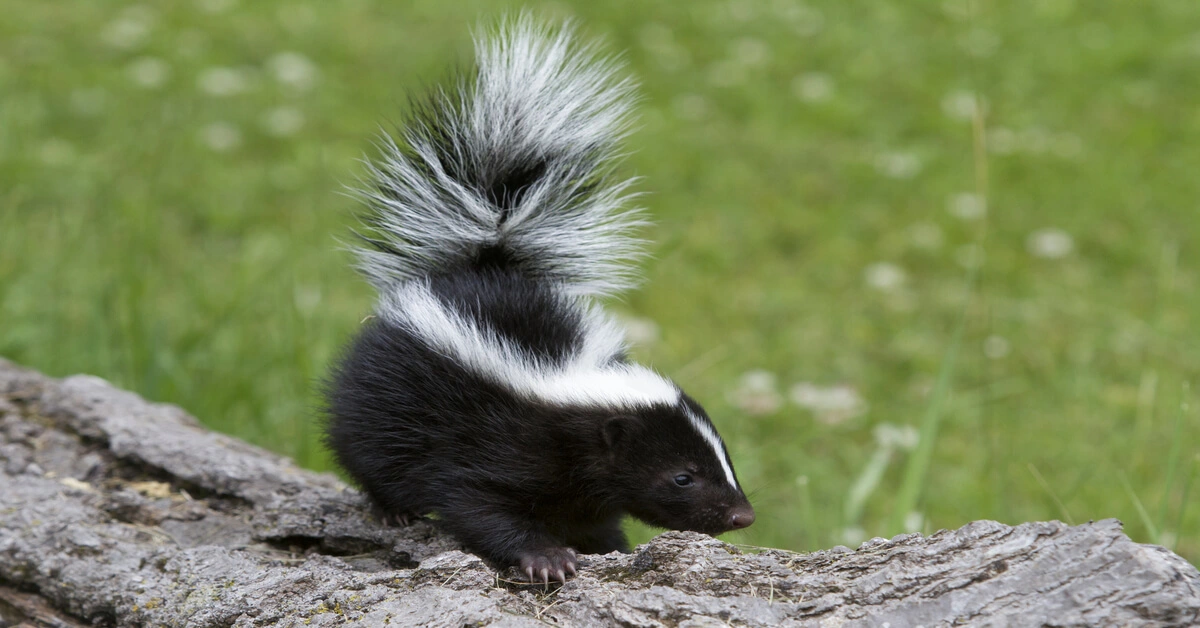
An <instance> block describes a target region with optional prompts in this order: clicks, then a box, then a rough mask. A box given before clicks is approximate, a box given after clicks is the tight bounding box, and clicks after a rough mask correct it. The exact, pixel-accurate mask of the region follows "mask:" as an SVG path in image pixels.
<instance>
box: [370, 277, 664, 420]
mask: <svg viewBox="0 0 1200 628" xmlns="http://www.w3.org/2000/svg"><path fill="white" fill-rule="evenodd" d="M379 312H380V315H381V316H382V317H383V318H384V319H385V320H388V321H389V322H391V323H393V324H396V325H399V326H401V327H404V328H405V329H408V330H410V331H412V332H413V333H415V334H416V335H417V336H419V337H420V338H421V339H423V340H424V341H425V342H426V343H428V344H429V346H430V347H432V348H433V349H435V350H436V351H438V352H441V353H442V354H443V355H446V356H447V357H449V358H451V359H453V360H455V361H457V362H459V363H460V364H462V365H464V366H465V367H467V368H468V369H470V370H471V371H473V372H475V373H477V374H479V375H482V376H484V377H487V378H489V379H492V380H493V381H495V382H496V383H499V384H501V385H503V386H506V387H507V388H509V389H510V390H512V391H513V392H515V393H517V394H519V395H522V396H524V397H527V398H532V399H537V400H540V401H545V402H549V403H554V404H563V405H583V406H605V407H617V408H620V407H631V406H632V407H640V406H649V405H654V404H668V405H674V404H676V403H678V402H679V398H680V392H679V389H678V388H677V387H676V386H675V384H673V383H671V382H670V381H669V380H667V379H665V378H664V377H662V376H661V375H659V374H657V373H655V372H654V371H651V370H650V369H648V368H646V367H644V366H641V365H637V364H623V363H620V362H614V361H613V357H615V356H616V355H617V354H618V353H620V352H621V351H623V350H624V341H623V339H622V336H621V331H620V328H619V327H618V326H617V325H616V324H615V323H613V322H612V321H611V319H609V318H608V317H607V316H605V315H604V314H603V312H602V311H601V310H600V309H599V308H598V307H590V308H588V309H586V310H585V311H584V313H583V315H584V321H583V323H584V324H583V343H582V347H581V349H580V350H579V351H578V352H577V353H576V354H574V355H572V356H570V357H569V358H568V359H567V360H566V361H565V362H563V363H562V364H545V363H542V362H541V361H539V360H538V359H537V358H536V357H534V356H531V355H529V354H528V352H525V351H522V350H521V349H520V347H516V346H514V345H513V344H512V343H511V342H509V341H508V340H506V339H505V338H503V337H501V336H499V335H498V334H496V333H495V332H494V331H492V330H488V329H480V327H479V326H478V325H475V324H472V322H470V321H468V320H466V319H464V318H463V317H462V316H460V315H459V314H458V313H456V312H454V311H452V310H450V309H449V308H448V307H446V305H445V304H444V303H442V302H441V300H440V299H438V298H437V297H436V296H435V295H434V294H433V293H432V292H430V290H429V286H428V285H427V284H426V283H424V282H419V281H412V282H408V283H405V284H403V285H401V286H398V287H397V288H395V289H393V290H390V291H388V292H387V293H385V294H384V295H382V298H381V301H380V306H379Z"/></svg>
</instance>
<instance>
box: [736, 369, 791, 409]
mask: <svg viewBox="0 0 1200 628" xmlns="http://www.w3.org/2000/svg"><path fill="white" fill-rule="evenodd" d="M729 402H730V403H731V404H733V405H734V406H736V407H738V408H739V409H741V410H742V411H743V412H745V413H746V414H751V415H763V414H771V413H773V412H775V411H777V410H779V407H780V406H781V405H783V399H782V398H781V397H780V395H779V391H778V390H777V389H776V386H775V374H774V373H772V372H770V371H764V370H753V371H747V372H746V373H744V374H743V375H742V378H741V380H739V381H738V385H737V387H736V388H735V389H733V391H731V392H730V393H729Z"/></svg>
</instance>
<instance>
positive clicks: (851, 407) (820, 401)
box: [789, 382, 867, 425]
mask: <svg viewBox="0 0 1200 628" xmlns="http://www.w3.org/2000/svg"><path fill="white" fill-rule="evenodd" d="M789 397H791V400H792V403H794V404H796V405H798V406H800V407H801V408H804V409H806V410H808V411H810V412H812V413H813V416H814V417H815V418H816V419H817V420H818V421H820V422H822V423H825V424H828V425H834V424H837V423H842V422H844V421H846V420H848V419H852V418H854V417H857V416H861V415H863V414H865V413H866V411H867V402H866V401H865V400H864V399H863V398H862V397H861V396H860V395H859V394H858V391H857V390H855V389H854V388H853V387H851V386H847V385H844V384H841V385H836V386H828V387H824V386H817V385H816V384H813V383H810V382H800V383H798V384H796V385H795V386H792V389H791V390H790V391H789Z"/></svg>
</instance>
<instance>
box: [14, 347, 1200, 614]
mask: <svg viewBox="0 0 1200 628" xmlns="http://www.w3.org/2000/svg"><path fill="white" fill-rule="evenodd" d="M0 468H2V472H3V474H2V475H0V627H3V626H81V625H117V626H141V625H145V626H331V625H342V624H355V623H356V624H361V625H392V626H466V625H470V626H477V625H478V626H483V625H490V626H502V627H508V626H534V625H547V624H548V625H558V626H605V625H617V626H636V627H651V626H680V627H695V628H699V627H707V626H896V627H899V626H951V625H973V626H1008V625H1018V626H1038V625H1047V626H1132V625H1138V626H1194V625H1200V573H1197V571H1196V568H1195V567H1193V566H1192V565H1190V564H1189V563H1188V562H1186V561H1185V560H1183V559H1182V558H1180V557H1179V556H1176V555H1175V554H1172V553H1171V552H1169V551H1167V550H1165V549H1163V548H1161V547H1156V546H1151V545H1140V544H1137V543H1134V542H1132V541H1130V540H1129V538H1128V537H1126V536H1125V535H1124V534H1123V533H1122V532H1121V524H1120V523H1119V522H1117V521H1115V520H1106V521H1098V522H1093V523H1088V524H1086V525H1080V526H1074V527H1070V526H1066V525H1064V524H1062V523H1057V522H1048V523H1026V524H1022V525H1019V526H1016V527H1010V526H1007V525H1002V524H999V523H995V522H991V521H977V522H974V523H971V524H969V525H967V526H964V527H962V528H960V529H958V530H954V531H941V532H938V533H936V534H933V535H932V536H928V537H922V536H920V535H917V534H907V535H902V536H897V537H895V538H893V539H890V540H888V539H872V540H870V541H867V542H866V543H864V544H863V545H862V546H861V547H859V548H858V549H857V550H851V549H848V548H845V547H837V548H834V549H830V550H825V551H820V552H814V553H811V554H796V553H793V552H786V551H782V550H774V549H767V550H759V549H758V548H754V549H747V548H739V547H737V546H734V545H729V544H727V543H723V542H721V541H718V540H715V539H712V538H709V537H706V536H703V535H700V534H694V533H683V532H668V533H666V534H663V535H661V536H659V537H657V538H655V539H654V540H652V541H651V542H650V543H647V544H646V545H643V546H641V547H639V548H637V550H636V551H635V552H634V553H632V554H627V555H619V554H610V555H607V556H583V557H581V560H580V573H579V576H578V577H576V578H574V579H572V580H571V581H570V582H569V583H567V584H566V585H565V586H561V587H556V586H551V587H543V586H540V585H537V586H531V585H523V584H520V583H518V582H515V581H514V576H515V573H513V572H511V571H509V572H505V573H497V572H496V571H494V570H493V569H491V568H489V567H488V565H486V564H485V563H484V562H483V561H481V560H480V559H479V558H477V557H475V556H472V555H470V554H467V553H464V552H462V551H461V550H460V548H459V547H458V545H457V544H456V543H455V542H454V540H453V539H452V538H449V537H447V536H444V535H442V534H440V533H439V532H438V531H437V530H436V529H435V528H434V527H433V525H432V524H431V523H430V522H429V521H417V522H415V523H413V524H412V525H409V526H404V527H386V526H383V525H381V524H380V523H379V522H378V519H377V518H376V517H374V516H373V515H372V514H371V510H370V507H369V505H368V504H367V503H366V502H365V500H364V499H363V498H362V496H361V495H360V494H359V493H358V492H356V491H354V490H352V489H349V488H347V487H346V486H345V485H344V484H342V482H340V481H339V480H338V479H337V478H335V477H333V476H331V475H327V474H320V473H313V472H310V471H305V470H303V469H300V468H297V467H296V466H295V465H293V464H292V463H291V462H290V461H288V460H286V459H284V458H281V457H279V456H276V455H274V454H271V453H269V452H267V451H264V450H262V449H259V448H256V447H252V446H250V445H247V444H245V443H243V442H241V441H238V440H236V439H234V438H230V437H228V436H224V435H222V434H217V433H214V432H211V431H208V430H206V429H204V428H203V427H201V426H200V424H199V423H197V422H196V421H195V419H193V418H191V417H190V416H188V415H187V414H185V413H184V412H183V411H181V410H180V409H178V408H176V407H173V406H168V405H162V404H155V403H148V402H146V401H144V400H143V399H141V398H140V397H138V396H137V395H134V394H132V393H129V392H125V391H121V390H118V389H116V388H113V387H112V386H110V385H109V384H108V383H106V382H105V381H103V380H101V379H98V378H95V377H88V376H76V377H69V378H66V379H63V380H55V379H51V378H48V377H45V376H43V375H40V374H38V373H35V372H33V371H30V370H25V369H22V368H19V367H17V366H15V365H13V364H11V363H9V362H5V361H3V360H0Z"/></svg>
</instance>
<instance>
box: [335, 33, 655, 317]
mask: <svg viewBox="0 0 1200 628" xmlns="http://www.w3.org/2000/svg"><path fill="white" fill-rule="evenodd" d="M573 30H574V29H573V28H572V26H571V25H570V24H567V25H564V26H563V27H561V28H558V29H550V28H547V27H545V26H542V25H539V24H538V23H536V22H535V21H534V20H533V19H532V18H530V17H529V16H528V15H523V16H521V17H519V18H516V19H512V20H508V21H506V22H504V23H503V24H502V25H501V26H500V28H499V31H498V32H495V33H483V32H480V33H477V35H476V62H477V69H476V73H475V75H474V76H473V77H468V78H464V79H461V80H459V81H458V82H457V83H456V84H453V85H451V86H449V87H446V88H442V89H438V90H435V91H434V92H433V93H432V94H430V95H429V96H428V98H427V99H426V100H425V101H424V102H420V103H418V104H417V106H416V107H415V108H414V111H413V113H412V115H411V117H410V119H409V120H408V121H407V124H406V125H405V127H404V132H403V134H402V137H401V141H400V142H396V141H394V140H392V139H391V138H390V137H385V138H384V140H383V145H382V152H383V155H382V157H381V158H380V159H379V160H377V161H376V162H374V163H372V164H370V165H369V173H370V181H369V189H367V190H365V191H363V196H364V197H365V199H366V201H367V206H368V211H367V213H366V215H365V216H364V218H363V222H364V224H365V226H366V229H365V230H364V231H363V232H362V233H360V235H361V236H362V237H363V239H364V240H365V241H366V242H367V243H368V244H369V245H370V247H364V248H360V249H357V250H356V253H357V254H358V258H359V263H358V267H359V269H360V270H361V271H362V272H363V273H364V274H365V275H366V276H367V278H368V279H369V280H370V281H371V283H372V284H373V285H374V286H375V287H376V288H377V289H379V290H381V291H383V290H386V289H387V288H388V287H389V286H393V285H394V284H396V283H397V282H403V281H406V280H408V279H412V278H416V277H422V276H426V275H429V274H433V273H437V272H444V271H449V270H452V269H454V268H459V267H462V266H464V265H465V266H472V265H485V264H489V263H501V264H505V265H509V266H511V267H516V268H519V269H520V270H521V271H522V272H525V273H527V274H530V275H533V276H536V277H539V278H544V279H546V280H549V281H554V282H557V283H560V284H562V285H563V286H564V287H566V289H567V290H569V291H570V292H571V293H573V294H580V295H602V294H611V293H615V292H619V291H620V290H623V289H625V288H627V287H628V286H629V285H630V283H632V281H631V280H632V270H631V269H630V264H629V262H630V261H632V258H635V257H637V256H638V254H639V246H638V245H639V241H638V240H636V239H634V238H633V237H632V235H631V233H630V231H631V230H632V229H633V228H635V227H638V226H640V224H641V221H640V220H639V219H638V218H637V216H636V210H632V209H628V208H627V207H626V205H627V202H628V201H629V199H630V197H631V196H632V195H631V194H630V193H629V192H628V189H629V185H630V183H631V181H632V180H631V179H619V178H615V177H614V175H613V172H612V165H613V162H614V161H615V160H616V158H617V157H618V154H617V146H616V145H617V143H618V141H619V140H620V139H621V138H622V137H623V136H624V135H625V132H626V130H627V128H628V124H629V116H630V111H631V109H632V101H633V88H634V84H633V82H632V80H631V79H629V78H628V77H626V76H623V75H622V74H621V72H620V71H621V69H622V67H621V64H620V63H619V62H617V61H615V60H614V59H613V58H612V57H607V56H601V55H600V54H598V52H597V50H596V47H595V46H594V45H590V44H583V45H580V44H578V43H576V42H575V41H574V39H573Z"/></svg>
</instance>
